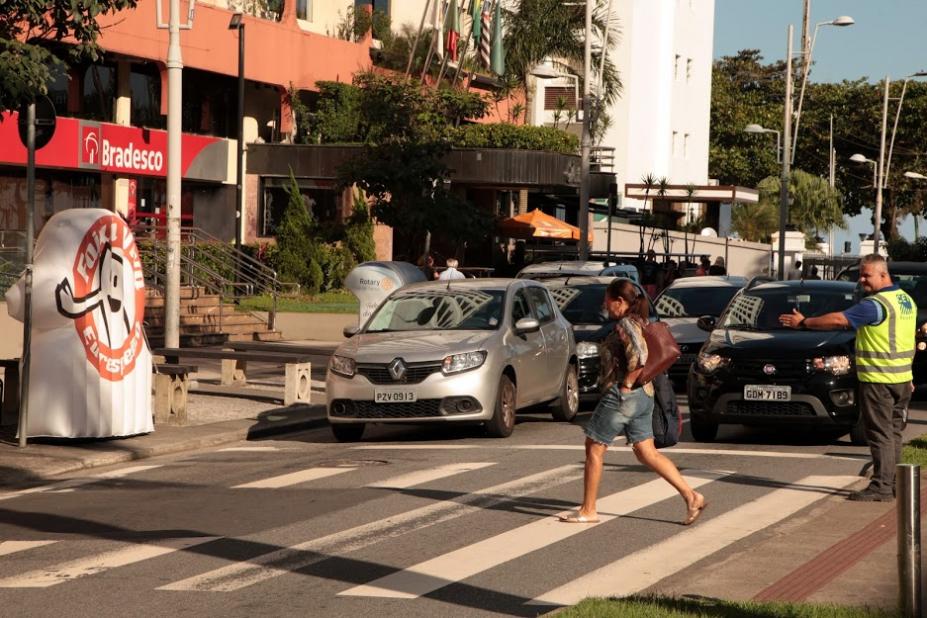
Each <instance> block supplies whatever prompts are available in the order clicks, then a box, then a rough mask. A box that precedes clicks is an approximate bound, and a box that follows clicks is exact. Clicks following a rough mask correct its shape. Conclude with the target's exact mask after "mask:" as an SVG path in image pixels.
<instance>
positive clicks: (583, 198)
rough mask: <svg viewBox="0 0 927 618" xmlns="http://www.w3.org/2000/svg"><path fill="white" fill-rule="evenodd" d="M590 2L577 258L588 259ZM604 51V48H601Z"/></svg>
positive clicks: (589, 8)
mask: <svg viewBox="0 0 927 618" xmlns="http://www.w3.org/2000/svg"><path fill="white" fill-rule="evenodd" d="M592 2H593V0H586V2H585V4H586V41H585V44H584V45H583V135H582V141H581V142H580V145H581V148H580V181H579V259H580V260H588V259H589V158H590V155H591V151H592V135H591V130H592V127H591V126H590V124H591V123H590V121H591V120H592V113H593V112H592V108H593V103H592V97H591V96H589V95H590V92H591V88H590V86H591V82H592ZM602 53H603V54H604V53H605V50H604V49H603V50H602Z"/></svg>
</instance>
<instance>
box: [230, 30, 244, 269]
mask: <svg viewBox="0 0 927 618" xmlns="http://www.w3.org/2000/svg"><path fill="white" fill-rule="evenodd" d="M243 17H244V15H243V14H242V13H235V14H234V15H232V19H231V20H230V21H229V30H238V152H237V153H236V156H235V252H236V257H235V259H236V261H237V259H238V252H240V251H241V202H242V194H243V193H244V186H243V185H244V169H243V165H242V161H243V159H244V154H245V22H244V20H243ZM237 266H238V264H236V269H235V274H236V276H238V269H237Z"/></svg>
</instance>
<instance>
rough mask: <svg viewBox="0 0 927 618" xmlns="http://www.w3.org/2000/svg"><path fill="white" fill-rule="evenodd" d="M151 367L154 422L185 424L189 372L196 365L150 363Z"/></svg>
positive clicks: (192, 371) (195, 368) (193, 369)
mask: <svg viewBox="0 0 927 618" xmlns="http://www.w3.org/2000/svg"><path fill="white" fill-rule="evenodd" d="M151 369H152V371H154V374H155V376H154V420H155V424H167V425H186V424H187V395H188V393H189V392H190V374H191V373H196V370H197V367H196V365H180V364H176V363H152V365H151Z"/></svg>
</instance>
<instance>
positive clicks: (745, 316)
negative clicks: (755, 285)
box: [720, 288, 857, 330]
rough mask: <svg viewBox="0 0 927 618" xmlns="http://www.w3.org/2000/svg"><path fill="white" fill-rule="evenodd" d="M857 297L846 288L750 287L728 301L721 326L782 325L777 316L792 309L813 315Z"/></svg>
mask: <svg viewBox="0 0 927 618" xmlns="http://www.w3.org/2000/svg"><path fill="white" fill-rule="evenodd" d="M856 300H857V297H856V294H854V293H853V292H852V291H846V290H807V289H799V288H788V289H775V290H751V291H750V293H748V294H741V295H740V296H738V297H736V298H735V299H734V300H733V301H731V304H730V306H729V307H728V308H727V311H725V312H724V317H723V318H722V320H721V324H720V326H721V328H732V329H736V330H777V329H780V328H784V327H783V326H782V325H781V324H780V323H779V316H780V315H782V314H783V313H791V312H792V310H793V309H798V311H800V312H801V313H802V315H804V316H805V317H807V318H813V317H817V316H819V315H824V314H825V313H830V312H832V311H844V310H846V309H849V308H850V306H851V305H853V303H855V302H856Z"/></svg>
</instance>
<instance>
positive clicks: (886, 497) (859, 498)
mask: <svg viewBox="0 0 927 618" xmlns="http://www.w3.org/2000/svg"><path fill="white" fill-rule="evenodd" d="M894 499H895V496H893V495H892V494H883V493H881V492H878V491H876V490H875V489H872V488H871V487H867V488H866V489H863V490H861V491H855V492H853V493H851V494H850V495H849V496H847V500H853V501H854V502H892V501H893V500H894Z"/></svg>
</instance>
